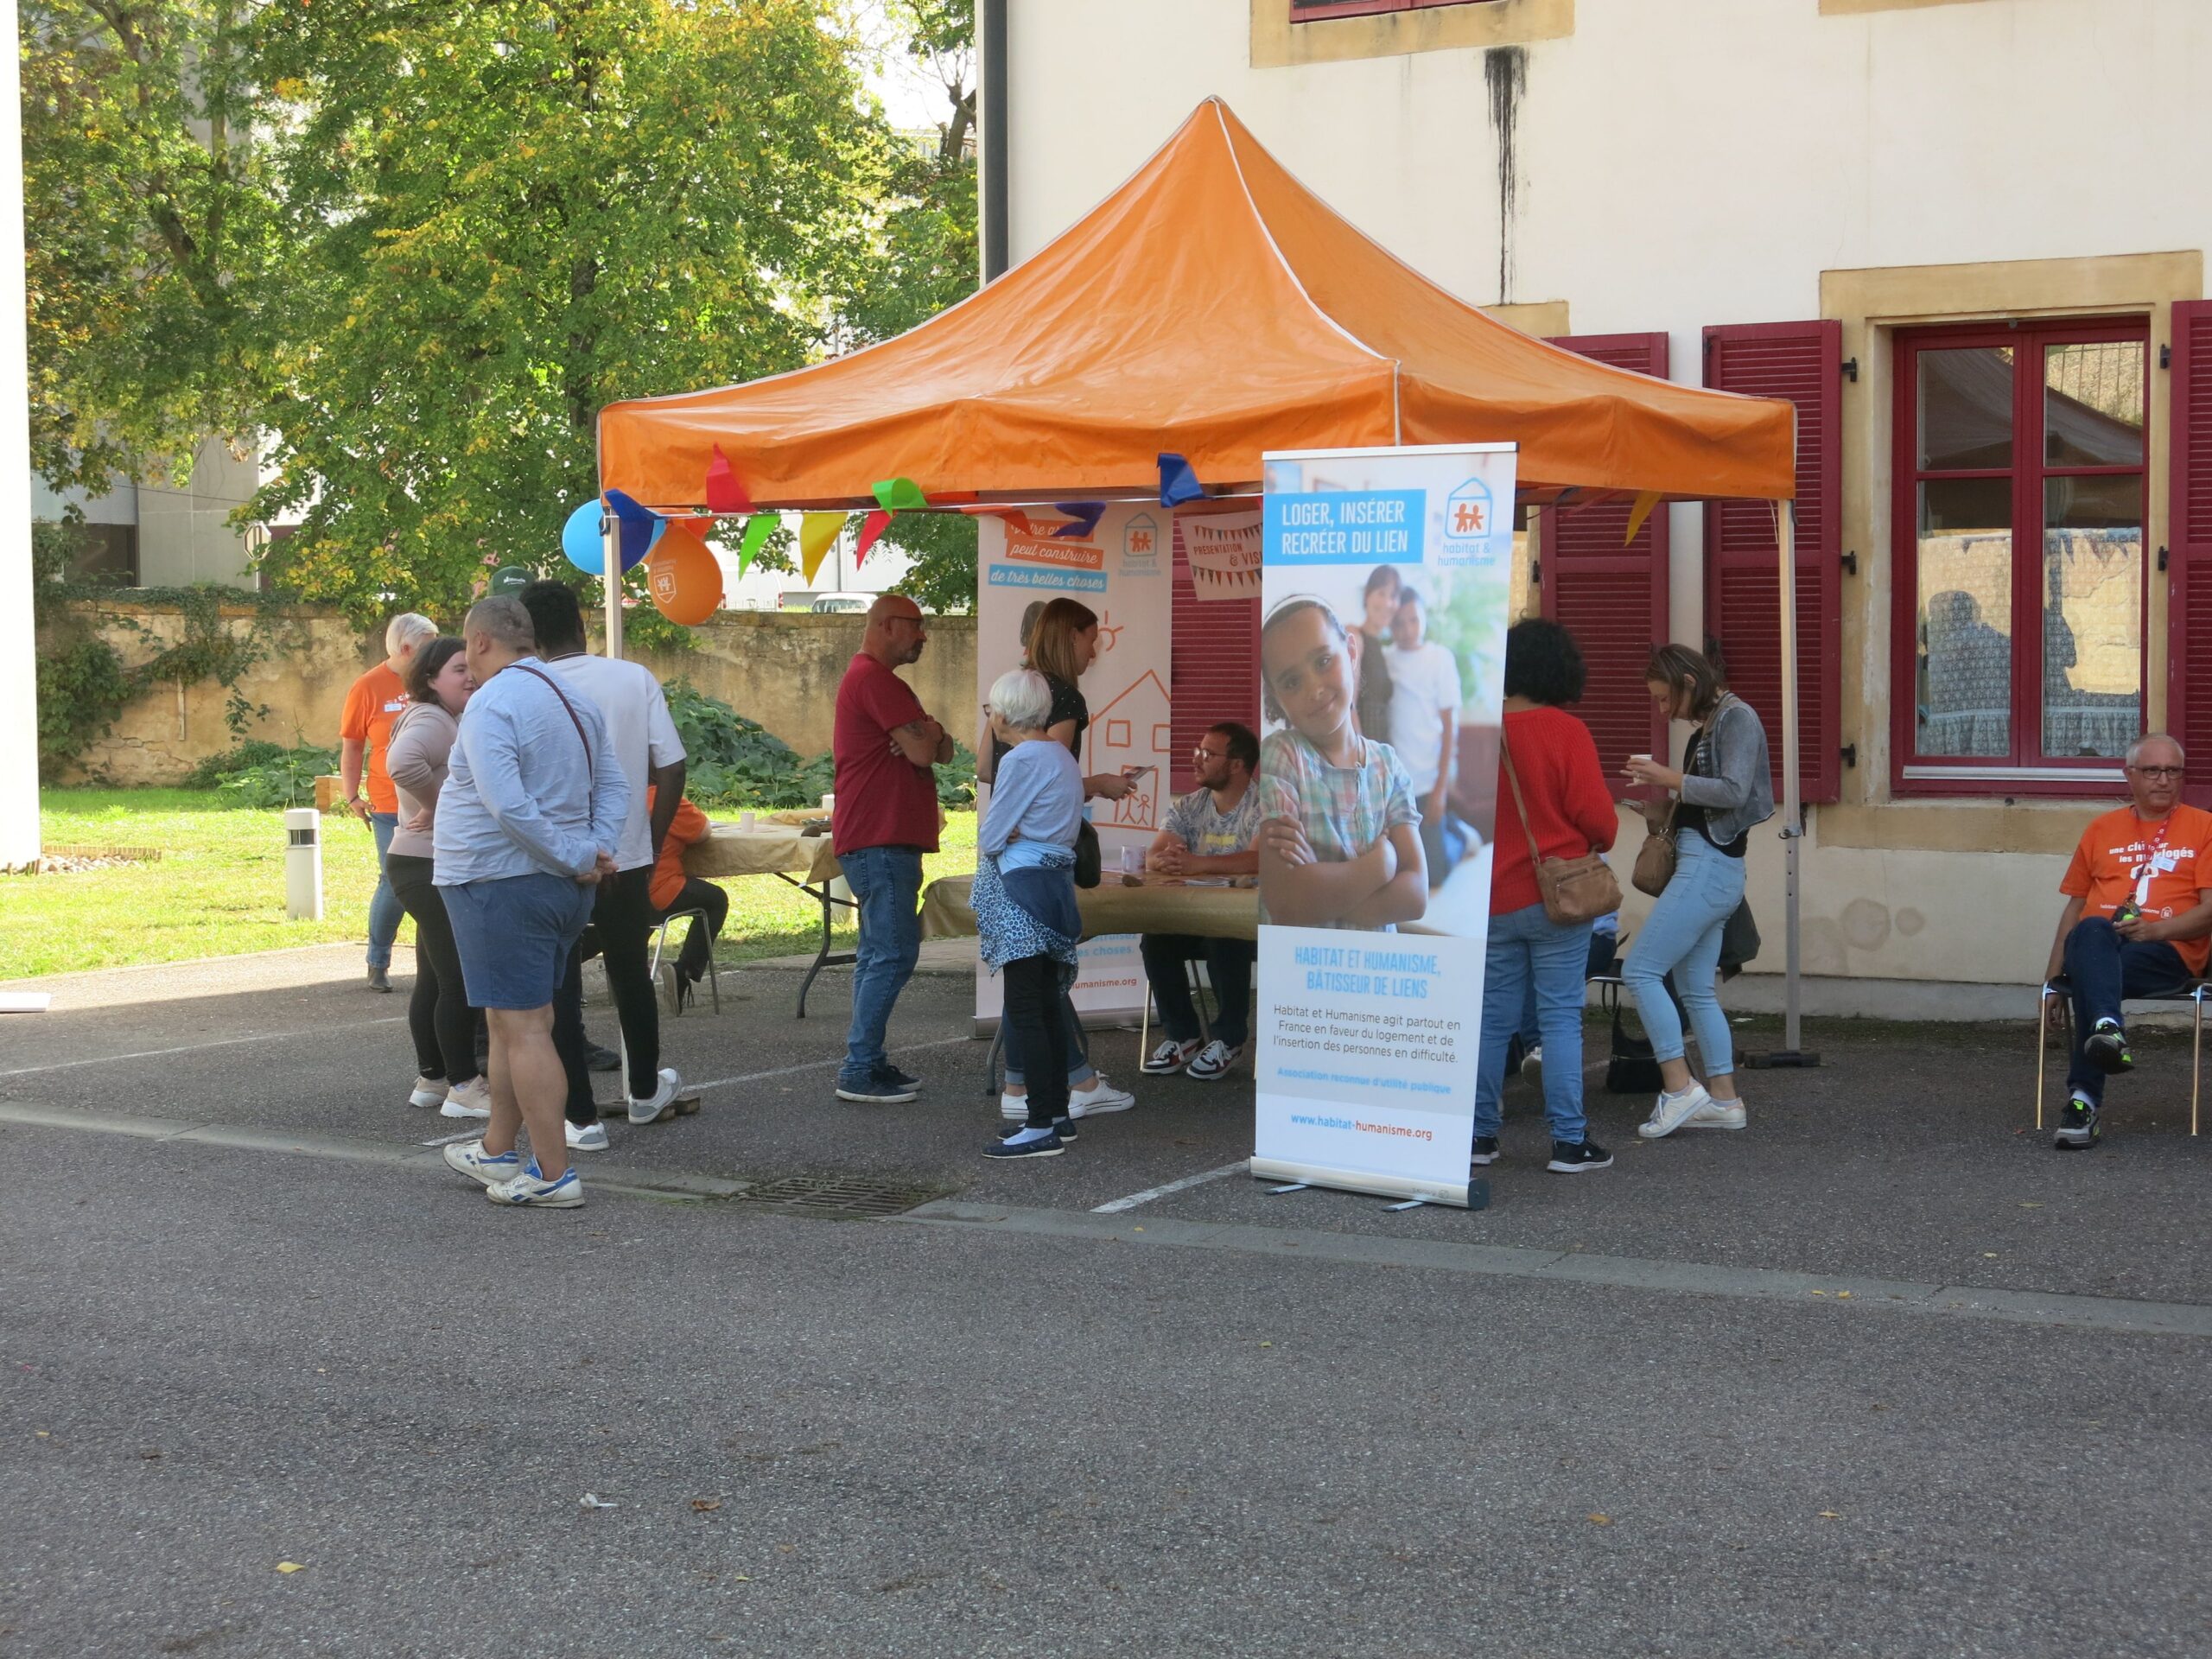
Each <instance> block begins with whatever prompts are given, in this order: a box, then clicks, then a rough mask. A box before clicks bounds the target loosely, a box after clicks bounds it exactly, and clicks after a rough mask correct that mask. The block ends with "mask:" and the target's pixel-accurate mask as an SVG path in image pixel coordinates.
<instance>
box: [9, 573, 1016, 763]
mask: <svg viewBox="0 0 2212 1659" xmlns="http://www.w3.org/2000/svg"><path fill="white" fill-rule="evenodd" d="M74 608H75V609H76V611H77V613H78V614H79V616H80V617H84V618H87V619H90V620H92V621H93V624H94V628H95V631H96V632H98V633H99V636H100V637H101V638H102V639H105V640H106V641H107V642H108V644H109V645H112V646H113V647H114V648H115V649H116V651H117V652H119V653H120V654H121V655H122V658H123V660H124V662H125V663H138V662H143V661H144V660H145V659H146V658H149V657H150V656H151V655H152V654H153V653H154V652H156V650H158V649H160V648H161V647H162V646H165V645H174V644H175V643H176V641H177V640H178V639H181V637H182V636H183V632H184V618H183V617H182V615H181V614H180V613H178V612H177V611H176V610H175V609H174V608H173V607H163V606H160V605H150V604H141V603H138V602H136V601H130V600H128V599H122V600H117V601H102V602H100V603H99V604H97V605H95V604H92V603H89V602H85V603H79V605H78V606H76V607H74ZM222 614H223V619H224V625H225V626H226V627H227V628H229V629H231V630H232V632H234V633H236V634H238V635H244V634H245V632H247V631H248V630H250V629H251V627H252V626H253V625H254V622H255V620H256V619H257V617H258V618H261V619H263V622H264V627H265V628H266V629H267V630H268V632H270V635H271V636H272V645H273V646H274V648H273V649H272V650H271V651H270V653H269V656H268V658H267V659H266V660H265V661H264V662H261V663H259V664H256V665H255V666H254V667H253V668H252V669H251V671H249V672H248V673H247V674H246V676H245V679H244V681H243V682H242V683H241V684H240V687H239V690H241V691H243V692H244V693H245V697H246V699H247V701H249V702H253V703H255V704H265V705H266V706H267V707H268V709H269V710H270V712H269V714H268V715H266V716H265V717H264V718H262V719H260V720H258V721H253V722H251V723H250V725H249V726H248V728H247V732H246V735H247V736H249V737H254V738H260V739H263V740H264V741H268V742H271V743H287V744H289V743H292V742H295V741H305V742H312V743H322V744H326V745H328V746H330V747H336V746H337V742H338V717H339V714H340V710H341V709H343V707H344V705H345V702H346V688H347V687H348V686H350V685H351V684H352V683H353V680H354V678H355V677H356V676H358V675H359V673H360V672H361V671H363V670H364V669H365V668H367V667H368V666H369V665H370V664H372V663H373V662H376V661H378V659H379V658H381V657H382V655H383V641H382V639H381V636H380V635H379V636H378V638H376V639H371V638H370V637H369V636H368V635H367V634H365V633H362V632H359V631H357V630H356V629H355V628H354V627H353V626H352V625H351V624H350V623H348V622H346V620H344V619H343V618H342V617H340V616H338V615H337V614H335V613H331V612H327V611H325V610H322V609H321V608H319V607H310V606H298V607H286V608H284V609H282V610H277V611H274V612H257V611H256V610H255V609H253V608H252V607H248V606H244V605H239V606H226V607H223V613H222ZM132 625H136V626H135V627H134V626H132ZM139 628H143V630H145V632H144V633H141V632H137V629H139ZM696 636H697V640H698V649H697V650H696V651H691V652H665V653H640V654H639V660H640V661H642V662H644V663H645V664H646V665H647V666H648V667H650V668H651V669H652V671H653V672H654V673H656V674H658V675H659V676H660V677H662V679H663V680H671V679H676V678H679V677H681V678H683V679H687V680H689V681H690V683H692V684H693V685H694V686H695V687H696V688H697V689H698V690H702V691H704V692H706V693H708V694H709V695H710V696H717V697H720V698H721V699H722V701H723V702H727V703H728V704H729V705H730V706H731V707H732V708H734V709H736V710H737V711H738V712H739V713H740V714H742V715H747V716H749V717H750V718H752V719H753V720H757V721H760V723H761V724H762V725H763V726H766V728H768V729H769V730H770V731H771V732H773V733H774V734H776V735H777V736H778V737H780V738H782V739H783V740H784V741H785V742H786V743H788V744H790V745H791V747H793V748H795V749H797V750H798V752H799V753H801V754H806V755H813V754H819V753H822V752H823V750H825V749H827V748H828V747H829V737H830V727H831V720H832V712H833V709H834V705H835V702H836V695H837V682H838V679H839V678H840V677H842V675H843V673H844V671H845V664H847V663H848V662H849V661H850V660H851V658H852V654H853V652H855V651H856V650H858V649H859V648H860V639H861V619H860V618H859V617H857V616H835V615H816V614H814V613H789V614H784V613H774V612H752V611H736V612H729V613H725V614H724V615H722V616H721V617H719V618H717V619H716V620H715V621H713V622H710V623H709V624H707V625H706V626H704V627H702V628H700V629H698V630H696ZM50 637H51V635H49V638H50ZM904 672H905V675H906V678H907V679H908V680H909V681H911V682H912V683H913V685H914V688H915V690H917V691H918V693H919V694H920V696H921V699H922V704H923V706H924V707H925V708H926V709H929V710H930V712H931V713H932V714H934V715H938V716H939V717H941V718H942V719H943V720H944V722H945V724H946V725H947V726H948V727H949V728H950V729H951V730H952V731H953V732H954V734H956V735H957V736H958V737H959V738H960V740H961V741H963V742H968V743H972V742H973V741H975V727H976V623H975V619H974V618H972V617H964V616H963V617H941V618H935V619H932V620H931V623H930V641H929V645H928V648H927V649H926V650H925V652H923V655H922V660H921V661H920V662H918V663H917V664H914V665H913V666H912V667H911V668H909V669H906V670H905V671H904ZM229 695H230V694H229V692H228V690H226V688H225V687H223V686H221V685H219V684H217V683H214V682H213V681H207V682H202V683H200V684H197V685H193V686H188V687H186V688H185V689H184V690H182V691H181V692H179V691H178V690H176V689H175V688H173V687H168V686H163V687H162V688H160V689H159V690H156V691H154V692H152V693H150V694H149V695H148V696H143V697H141V698H139V699H137V701H136V702H132V703H131V704H130V705H129V706H128V707H126V708H125V709H124V710H123V712H122V714H121V715H119V716H118V719H117V720H116V722H115V726H114V729H113V730H112V731H111V732H110V733H109V734H108V735H107V736H105V738H101V739H99V740H97V741H94V742H93V743H92V746H91V747H90V748H89V749H88V750H87V751H86V754H85V756H84V764H83V766H80V767H79V768H78V769H77V770H76V771H75V772H73V773H72V774H71V776H70V779H67V780H65V781H81V780H82V779H84V778H86V777H87V776H95V777H104V778H105V779H107V780H109V781H111V782H113V783H117V784H121V785H149V784H174V783H175V782H176V781H177V780H178V779H181V778H182V777H183V776H184V774H185V773H186V772H189V771H190V770H191V769H192V767H193V766H194V765H195V764H197V763H198V762H199V761H200V760H202V759H204V758H205V757H207V756H208V755H211V754H219V753H223V752H224V751H226V750H227V749H228V748H230V747H231V746H232V742H233V741H234V740H233V738H232V734H231V732H230V730H229V728H227V727H226V725H225V724H224V722H223V713H224V709H225V707H226V703H227V702H228V701H229Z"/></svg>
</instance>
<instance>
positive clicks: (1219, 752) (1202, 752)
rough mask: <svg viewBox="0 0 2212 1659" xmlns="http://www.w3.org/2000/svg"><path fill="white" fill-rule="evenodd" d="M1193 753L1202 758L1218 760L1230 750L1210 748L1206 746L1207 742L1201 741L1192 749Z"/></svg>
mask: <svg viewBox="0 0 2212 1659" xmlns="http://www.w3.org/2000/svg"><path fill="white" fill-rule="evenodd" d="M1191 753H1192V754H1193V755H1195V756H1197V757H1198V759H1199V760H1220V759H1221V758H1222V757H1223V756H1224V755H1225V754H1227V753H1229V751H1228V750H1227V749H1210V748H1208V747H1206V746H1205V744H1203V743H1201V744H1199V745H1198V747H1197V748H1195V749H1192V751H1191Z"/></svg>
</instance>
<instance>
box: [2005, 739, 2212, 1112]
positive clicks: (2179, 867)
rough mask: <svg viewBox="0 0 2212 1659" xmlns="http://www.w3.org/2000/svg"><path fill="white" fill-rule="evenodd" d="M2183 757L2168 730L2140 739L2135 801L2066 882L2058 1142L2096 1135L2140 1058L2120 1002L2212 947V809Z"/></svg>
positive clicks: (2080, 857) (2134, 766)
mask: <svg viewBox="0 0 2212 1659" xmlns="http://www.w3.org/2000/svg"><path fill="white" fill-rule="evenodd" d="M2182 766H2183V757H2182V752H2181V745H2180V744H2178V743H2177V742H2175V741H2173V739H2171V737H2167V736H2165V735H2164V734H2153V735H2152V736H2149V737H2145V738H2140V739H2138V740H2137V741H2135V742H2134V743H2133V744H2132V745H2130V746H2129V748H2128V751H2127V787H2128V790H2129V791H2130V792H2131V793H2132V794H2133V796H2134V799H2133V802H2132V803H2131V804H2128V805H2126V806H2124V807H2122V808H2120V810H2118V811H2116V812H2107V813H2106V814H2105V815H2104V817H2101V818H2099V819H2098V820H2097V821H2096V822H2095V823H2092V824H2091V825H2090V826H2089V827H2088V829H2087V830H2085V831H2084V832H2083V833H2082V842H2081V845H2079V846H2078V847H2076V848H2075V849H2074V861H2073V862H2072V863H2071V864H2069V866H2067V869H2066V879H2065V880H2063V881H2061V882H2060V883H2059V884H2058V890H2059V891H2060V892H2061V893H2064V894H2065V895H2066V908H2065V910H2064V912H2062V913H2061V915H2060V916H2059V918H2058V937H2057V938H2056V939H2054V940H2052V942H2051V946H2050V965H2049V966H2048V967H2047V968H2046V969H2044V977H2045V978H2046V979H2050V978H2054V977H2056V976H2057V975H2058V974H2059V973H2060V972H2061V971H2062V970H2063V972H2064V974H2065V976H2066V978H2067V982H2068V983H2069V985H2071V986H2072V988H2073V1003H2074V1052H2073V1063H2072V1065H2070V1066H2069V1068H2068V1070H2067V1073H2066V1081H2067V1084H2068V1085H2069V1087H2070V1089H2071V1090H2072V1091H2073V1093H2072V1097H2071V1098H2070V1099H2069V1100H2068V1102H2067V1103H2066V1109H2065V1110H2064V1111H2063V1112H2061V1113H2060V1114H2059V1118H2058V1133H2057V1135H2056V1137H2055V1138H2054V1139H2053V1141H2052V1142H2051V1144H2052V1145H2053V1146H2055V1147H2059V1148H2060V1149H2062V1150H2064V1149H2068V1148H2082V1147H2091V1146H2094V1145H2095V1144H2096V1140H2097V1109H2098V1107H2099V1106H2100V1105H2101V1103H2103V1100H2104V1091H2105V1078H2106V1077H2107V1075H2108V1074H2110V1073H2112V1072H2114V1071H2126V1070H2127V1069H2128V1068H2129V1067H2130V1066H2132V1065H2134V1064H2135V1057H2134V1056H2133V1055H2132V1054H2130V1053H2129V1052H2127V1033H2126V1029H2125V1027H2123V1026H2122V1025H2121V1023H2120V1003H2121V1002H2122V1001H2124V1000H2125V999H2126V998H2128V997H2131V996H2164V995H2170V994H2171V993H2172V992H2175V991H2178V990H2180V989H2182V988H2184V987H2185V986H2187V985H2188V983H2189V982H2190V980H2192V979H2195V978H2197V977H2199V976H2202V974H2203V972H2204V964H2205V960H2206V958H2207V957H2208V956H2212V812H2206V811H2203V810H2200V809H2198V808H2196V807H2194V806H2184V805H2183V804H2181V779H2182ZM2050 1014H2051V1016H2052V1017H2053V1018H2057V1017H2059V1015H2060V1014H2061V1008H2060V1005H2059V1004H2058V1003H2057V1002H2056V1001H2054V1002H2052V1003H2051V1004H2050Z"/></svg>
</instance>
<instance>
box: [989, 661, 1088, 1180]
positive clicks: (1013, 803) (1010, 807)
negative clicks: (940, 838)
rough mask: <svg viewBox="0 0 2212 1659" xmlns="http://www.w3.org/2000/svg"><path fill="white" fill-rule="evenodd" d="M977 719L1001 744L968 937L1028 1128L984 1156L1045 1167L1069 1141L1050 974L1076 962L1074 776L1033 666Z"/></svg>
mask: <svg viewBox="0 0 2212 1659" xmlns="http://www.w3.org/2000/svg"><path fill="white" fill-rule="evenodd" d="M985 713H986V714H987V715H988V718H989V720H990V722H991V733H992V735H994V736H995V737H996V738H997V739H998V740H999V741H1001V742H1002V743H1005V744H1006V745H1007V746H1008V747H1007V752H1006V754H1005V756H1004V757H1003V758H1002V759H1001V760H1000V762H999V768H998V775H997V777H996V778H995V779H994V780H993V782H992V785H991V799H990V804H989V805H988V807H987V808H986V809H985V810H984V812H983V821H982V824H981V825H980V826H979V827H978V829H977V830H976V853H977V857H976V887H975V904H976V932H977V933H978V935H979V936H980V937H981V940H982V957H983V961H984V963H985V964H986V965H987V966H988V967H989V968H990V969H991V970H992V971H993V972H994V973H1003V974H1004V975H1005V976H1006V1008H1005V1013H1004V1014H1003V1015H1002V1016H1001V1023H1002V1024H1003V1025H1004V1027H1005V1029H1006V1033H1007V1052H1009V1053H1013V1052H1016V1051H1017V1050H1018V1051H1019V1052H1020V1053H1021V1054H1022V1055H1023V1056H1024V1057H1025V1060H1026V1070H1027V1078H1028V1086H1029V1095H1028V1114H1027V1121H1026V1122H1022V1123H1020V1124H1018V1125H1016V1126H1015V1127H1014V1128H1012V1129H1010V1130H1009V1131H1007V1134H1006V1135H1005V1137H1004V1138H1003V1139H1002V1140H1001V1141H998V1142H996V1143H995V1145H992V1146H989V1147H985V1148H984V1149H983V1150H984V1155H985V1156H986V1157H991V1158H1051V1157H1056V1156H1058V1154H1059V1153H1061V1152H1062V1151H1064V1150H1065V1148H1066V1147H1067V1145H1068V1143H1069V1142H1070V1141H1073V1140H1074V1139H1075V1134H1076V1131H1075V1122H1074V1120H1073V1119H1072V1118H1071V1116H1069V1115H1068V1039H1067V1032H1066V1027H1065V1025H1064V1023H1063V1022H1062V1020H1061V1018H1060V972H1061V968H1062V965H1063V964H1066V965H1067V966H1070V967H1072V966H1073V965H1074V963H1075V960H1076V942H1077V940H1078V939H1079V938H1082V936H1083V924H1082V922H1081V920H1080V919H1079V918H1078V917H1077V912H1076V903H1075V842H1076V835H1077V831H1078V830H1079V829H1080V828H1081V827H1082V823H1083V774H1082V771H1081V769H1080V768H1079V767H1078V766H1077V765H1076V760H1075V756H1074V755H1073V754H1071V753H1069V751H1068V749H1067V747H1066V746H1065V744H1063V743H1060V742H1058V741H1055V740H1054V738H1053V736H1052V731H1051V729H1050V722H1051V720H1052V687H1051V686H1050V685H1049V684H1048V683H1046V678H1045V677H1044V676H1043V675H1042V674H1040V673H1039V672H1038V671H1036V670H1035V669H1033V668H1016V669H1010V670H1008V671H1007V672H1006V673H1004V674H1001V675H1000V676H999V677H998V679H997V681H996V683H994V684H993V685H992V687H991V696H990V702H988V704H987V705H986V709H985Z"/></svg>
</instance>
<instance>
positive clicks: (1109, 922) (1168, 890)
mask: <svg viewBox="0 0 2212 1659" xmlns="http://www.w3.org/2000/svg"><path fill="white" fill-rule="evenodd" d="M975 880H976V878H975V877H973V876H972V875H948V876H944V877H943V878H941V879H939V880H935V881H932V882H931V883H930V884H929V886H928V887H925V889H923V892H922V937H923V938H925V939H950V938H966V937H968V936H969V935H972V934H973V933H974V932H975V931H976V912H975V907H974V906H973V904H972V903H971V901H970V899H969V889H970V888H972V887H974V885H975ZM1075 902H1076V908H1077V909H1078V910H1080V911H1081V912H1083V931H1084V937H1086V938H1097V937H1099V936H1100V935H1102V934H1107V933H1195V934H1198V936H1199V937H1200V938H1211V939H1256V938H1259V937H1260V893H1259V889H1258V888H1256V887H1185V886H1183V885H1180V884H1179V883H1173V882H1164V881H1163V882H1148V883H1147V884H1146V885H1145V886H1143V887H1122V886H1121V885H1120V878H1119V877H1117V876H1116V875H1113V874H1109V875H1108V876H1107V878H1106V880H1105V883H1104V884H1103V886H1100V887H1092V888H1090V889H1089V890H1087V891H1086V890H1084V889H1082V888H1078V889H1077V892H1076V895H1075Z"/></svg>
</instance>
